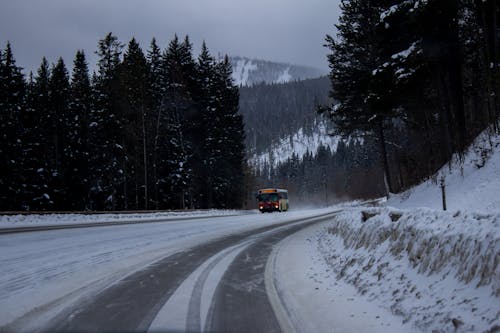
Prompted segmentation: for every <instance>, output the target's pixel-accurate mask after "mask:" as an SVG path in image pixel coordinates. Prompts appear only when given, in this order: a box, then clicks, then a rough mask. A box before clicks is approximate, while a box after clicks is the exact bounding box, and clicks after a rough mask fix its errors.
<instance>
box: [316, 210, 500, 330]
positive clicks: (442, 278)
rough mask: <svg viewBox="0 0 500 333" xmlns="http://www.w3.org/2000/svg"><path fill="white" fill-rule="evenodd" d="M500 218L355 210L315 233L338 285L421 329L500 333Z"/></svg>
mask: <svg viewBox="0 0 500 333" xmlns="http://www.w3.org/2000/svg"><path fill="white" fill-rule="evenodd" d="M499 227H500V213H490V214H477V213H467V212H455V213H450V212H439V211H433V210H429V209H416V210H411V211H405V210H395V209H390V208H368V209H362V208H353V209H350V210H346V211H344V212H342V213H340V214H339V215H338V216H337V217H336V218H335V219H334V221H332V223H331V224H330V225H329V226H328V227H327V228H322V230H321V231H319V232H318V234H317V238H318V250H319V252H320V253H321V256H322V257H323V258H324V260H325V262H326V263H327V264H328V265H329V266H330V267H331V269H332V270H333V271H334V273H335V275H336V277H337V279H339V280H343V281H345V282H348V283H350V284H352V285H354V286H355V287H356V288H357V289H358V291H359V292H360V293H361V294H362V295H366V296H367V297H368V298H369V300H370V301H373V302H375V303H378V304H380V305H381V306H383V307H387V308H389V309H390V310H391V311H392V312H393V313H394V314H397V315H400V316H402V317H403V318H404V319H403V320H404V322H406V323H409V324H412V325H414V326H416V327H417V328H419V329H422V330H424V331H427V332H430V331H434V330H435V331H436V332H441V331H443V332H447V331H464V332H465V331H478V332H479V331H481V332H482V331H485V330H489V329H492V330H493V331H495V329H499V327H500V319H499V314H500V313H499V312H498V309H500V269H499V267H498V263H499V261H500V228H499Z"/></svg>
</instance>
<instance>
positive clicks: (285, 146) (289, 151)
mask: <svg viewBox="0 0 500 333" xmlns="http://www.w3.org/2000/svg"><path fill="white" fill-rule="evenodd" d="M339 140H340V137H338V136H331V135H329V130H328V126H327V123H326V122H325V121H324V120H318V123H317V126H316V129H315V131H314V132H313V133H312V134H309V135H308V134H306V133H304V130H303V129H300V130H299V131H298V132H297V133H295V134H293V135H291V136H290V137H289V138H286V139H282V140H280V141H279V142H278V143H276V144H273V145H271V147H269V151H267V152H266V153H262V154H255V155H253V156H252V157H251V158H250V164H251V165H253V166H255V167H256V168H260V167H262V166H263V165H265V164H268V165H269V164H270V163H271V161H272V164H273V166H276V165H277V164H278V163H280V162H285V161H286V160H287V159H288V158H291V157H292V155H293V154H295V155H297V156H298V157H299V158H302V156H303V155H304V154H305V153H306V152H307V151H309V152H312V153H313V154H315V153H316V151H317V149H318V147H319V146H320V145H323V146H328V147H330V149H331V150H332V151H335V150H336V149H337V144H338V143H339Z"/></svg>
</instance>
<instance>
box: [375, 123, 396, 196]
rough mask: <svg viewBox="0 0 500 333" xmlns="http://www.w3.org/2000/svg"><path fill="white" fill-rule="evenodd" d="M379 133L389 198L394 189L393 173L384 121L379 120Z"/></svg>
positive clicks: (386, 189) (385, 183)
mask: <svg viewBox="0 0 500 333" xmlns="http://www.w3.org/2000/svg"><path fill="white" fill-rule="evenodd" d="M378 125H379V126H378V130H379V131H378V132H379V133H378V135H379V141H380V152H381V154H382V162H383V167H384V168H383V170H384V185H385V192H386V196H387V198H389V196H390V193H392V191H393V187H392V182H391V174H390V172H389V159H388V157H387V145H386V142H385V136H384V125H383V124H382V121H379V122H378Z"/></svg>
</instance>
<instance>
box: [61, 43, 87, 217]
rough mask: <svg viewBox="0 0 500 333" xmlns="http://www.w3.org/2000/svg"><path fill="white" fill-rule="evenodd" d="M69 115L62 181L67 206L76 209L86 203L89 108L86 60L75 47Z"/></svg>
mask: <svg viewBox="0 0 500 333" xmlns="http://www.w3.org/2000/svg"><path fill="white" fill-rule="evenodd" d="M70 95H71V98H70V100H71V101H70V103H69V105H68V108H69V111H70V117H68V119H67V121H68V122H67V125H66V126H67V129H68V138H67V145H66V146H65V155H66V156H67V158H68V163H67V165H66V167H67V169H66V174H65V179H66V184H67V185H68V206H67V208H71V209H76V210H86V209H89V208H90V207H91V206H90V198H89V192H90V179H91V174H90V165H89V160H90V146H91V138H90V137H89V130H90V129H89V125H90V113H91V108H92V100H91V98H92V90H91V86H90V78H89V71H88V64H87V61H86V58H85V53H84V52H83V51H77V53H76V56H75V60H74V62H73V74H72V78H71V87H70Z"/></svg>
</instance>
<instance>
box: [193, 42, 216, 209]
mask: <svg viewBox="0 0 500 333" xmlns="http://www.w3.org/2000/svg"><path fill="white" fill-rule="evenodd" d="M197 74H198V82H197V88H198V89H197V91H196V92H195V96H196V98H197V104H198V108H199V109H200V117H198V119H196V121H197V123H196V124H195V125H194V127H196V128H198V130H197V133H198V142H197V143H196V144H197V146H198V147H197V148H198V149H196V150H195V153H197V155H198V158H197V159H196V160H198V161H199V164H198V165H196V166H195V171H194V175H196V183H197V184H198V185H199V188H198V189H197V190H196V192H197V193H198V194H199V195H200V198H199V199H198V200H199V206H200V207H202V208H213V207H214V193H213V192H214V190H213V175H214V172H215V167H216V161H217V156H218V155H220V151H218V147H217V142H216V135H217V134H216V131H217V130H218V128H217V126H218V124H217V123H216V120H217V116H216V112H215V111H216V110H217V105H216V102H217V98H216V96H215V93H216V91H215V59H214V58H213V57H212V56H211V55H210V52H209V51H208V48H207V45H206V43H205V42H203V44H202V47H201V53H200V55H199V56H198V63H197Z"/></svg>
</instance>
